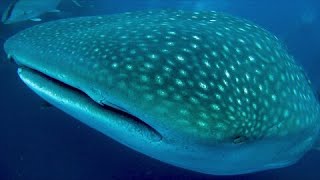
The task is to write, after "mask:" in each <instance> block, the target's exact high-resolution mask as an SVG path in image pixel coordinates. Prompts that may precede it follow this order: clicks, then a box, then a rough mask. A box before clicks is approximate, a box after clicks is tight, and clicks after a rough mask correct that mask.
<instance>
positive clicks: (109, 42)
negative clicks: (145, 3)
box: [5, 10, 320, 175]
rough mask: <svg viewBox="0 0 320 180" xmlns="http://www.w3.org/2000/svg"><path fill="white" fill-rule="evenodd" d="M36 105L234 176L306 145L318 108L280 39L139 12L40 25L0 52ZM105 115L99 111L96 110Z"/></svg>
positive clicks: (178, 161)
mask: <svg viewBox="0 0 320 180" xmlns="http://www.w3.org/2000/svg"><path fill="white" fill-rule="evenodd" d="M5 50H6V52H7V54H8V55H9V56H10V57H12V58H13V59H15V61H16V62H17V63H18V64H19V65H21V66H22V68H20V69H19V71H18V73H19V75H20V78H21V79H22V80H23V81H24V82H25V83H26V84H27V85H28V86H29V87H30V88H31V89H33V90H34V91H35V92H36V93H37V94H39V95H40V96H41V97H43V98H44V99H46V100H47V101H49V102H50V103H52V104H53V105H55V106H57V107H58V108H60V109H62V110H63V111H65V112H67V113H68V114H70V115H72V116H74V117H75V118H77V119H79V120H81V121H82V122H84V123H86V124H88V125H90V126H91V127H93V128H95V129H97V130H99V131H101V132H102V133H104V134H106V135H108V136H110V137H112V138H114V139H115V140H117V141H119V142H121V143H123V144H125V145H127V146H129V147H131V148H133V149H135V150H137V151H140V152H142V153H144V154H147V155H149V156H151V157H154V158H156V159H159V160H161V161H163V162H167V163H169V164H173V165H175V166H179V167H183V168H187V169H190V170H194V171H199V172H202V173H208V174H221V175H227V174H228V175H229V174H242V173H249V172H254V171H260V170H265V169H272V168H278V167H283V166H287V165H289V164H292V163H294V162H296V161H297V160H298V159H300V158H301V157H302V156H303V155H304V154H305V153H306V152H307V151H308V150H309V149H310V148H311V147H312V145H313V143H314V142H315V140H316V138H317V134H318V131H319V127H320V124H319V121H320V118H319V104H318V102H317V99H316V97H315V95H314V93H313V91H312V89H311V87H310V84H309V83H308V80H307V79H306V77H305V75H304V73H303V72H302V71H301V68H300V67H299V66H298V65H297V64H296V63H295V61H294V59H293V58H292V57H291V56H290V55H289V54H288V53H287V52H286V50H285V48H284V47H283V46H282V45H281V43H280V42H279V41H278V39H277V38H276V37H275V36H273V35H272V34H270V33H269V32H268V31H266V30H264V29H262V28H260V27H258V26H256V25H254V24H253V23H251V22H249V21H246V20H243V19H239V18H235V17H233V16H229V15H226V14H223V13H217V12H185V11H171V10H163V11H143V12H134V13H124V14H117V15H109V16H95V17H80V18H73V19H65V20H59V21H53V22H49V23H45V24H41V25H38V26H35V27H32V28H30V29H27V30H25V31H22V32H20V33H18V34H17V35H15V36H13V37H12V38H10V39H9V40H8V41H7V42H6V44H5ZM103 106H104V107H109V108H107V109H106V108H104V107H103Z"/></svg>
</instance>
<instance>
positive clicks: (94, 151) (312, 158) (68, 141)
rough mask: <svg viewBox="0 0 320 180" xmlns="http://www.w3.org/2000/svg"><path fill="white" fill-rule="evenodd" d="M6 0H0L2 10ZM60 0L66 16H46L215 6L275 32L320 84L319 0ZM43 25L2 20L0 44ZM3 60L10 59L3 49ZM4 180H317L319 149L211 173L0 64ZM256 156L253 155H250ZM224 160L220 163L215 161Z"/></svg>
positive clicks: (0, 156)
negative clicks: (253, 169) (82, 112)
mask: <svg viewBox="0 0 320 180" xmlns="http://www.w3.org/2000/svg"><path fill="white" fill-rule="evenodd" d="M9 3H10V1H9V0H2V1H1V2H0V12H4V10H5V8H6V7H7V6H8V5H9ZM82 3H83V7H77V6H75V5H74V4H73V3H72V2H71V1H69V0H63V1H62V3H61V5H60V6H59V9H60V10H61V13H58V14H55V13H48V14H45V15H44V16H43V21H50V20H55V19H60V18H68V17H76V16H86V15H98V14H99V15H100V14H113V13H120V12H127V11H135V10H144V9H164V8H174V9H187V10H216V11H222V12H226V13H229V14H232V15H235V16H238V17H243V18H246V19H249V20H251V21H253V22H255V23H257V24H259V25H260V26H262V27H264V28H266V29H267V30H269V31H271V32H272V33H274V34H275V35H276V36H277V37H278V38H279V39H280V40H281V41H283V43H284V44H285V45H286V46H287V48H288V51H289V52H290V53H291V54H292V55H293V56H294V57H295V58H296V60H297V61H298V62H299V63H300V64H301V65H302V66H303V67H304V69H305V70H306V72H307V74H308V76H309V77H310V79H311V81H312V83H313V87H314V88H315V89H319V88H320V79H319V77H320V73H319V70H320V51H319V47H320V33H319V32H320V2H319V1H317V0H296V1H289V0H279V1H277V0H261V1H255V0H237V1H236V0H216V1H215V0H198V1H196V0H193V1H192V0H137V1H132V0H105V1H104V0H88V1H83V2H82ZM39 23H41V22H30V21H28V22H22V23H18V24H12V25H4V24H0V42H1V44H3V42H4V41H5V39H7V38H8V37H10V36H11V35H13V34H15V33H16V32H18V31H20V30H22V29H24V28H27V27H31V26H33V25H36V24H39ZM0 58H1V59H5V58H6V57H5V54H4V52H3V49H2V48H1V50H0ZM0 82H1V84H0V89H1V93H0V112H1V116H0V180H2V179H3V180H7V179H8V180H9V179H10V180H11V179H13V180H15V179H23V180H24V179H26V180H29V179H30V180H34V179H35V180H37V179H39V180H40V179H54V180H55V179H59V180H64V179H66V180H69V179H74V180H84V179H268V180H269V179H303V178H304V179H314V180H316V179H320V173H319V162H320V152H318V151H310V152H309V153H308V154H306V155H305V156H304V158H302V159H301V160H300V161H299V162H298V163H297V164H295V165H292V166H290V167H286V168H282V169H276V170H270V171H265V172H258V173H253V174H247V175H239V176H212V175H204V174H200V173H195V172H191V171H188V170H184V169H180V168H177V167H173V166H171V165H167V164H164V163H162V162H159V161H157V160H154V159H151V158H149V157H147V156H145V155H142V154H140V153H138V152H135V151H133V150H131V149H129V148H127V147H124V146H122V145H120V144H119V143H117V142H115V141H113V140H111V139H109V138H108V137H106V136H104V135H102V134H101V133H99V132H97V131H95V130H93V129H91V128H89V127H87V126H86V125H84V124H82V123H80V122H79V121H77V120H75V119H73V118H71V117H70V116H68V115H66V114H64V113H63V112H61V111H60V110H58V109H55V108H49V107H47V108H44V107H43V100H41V99H40V98H39V97H38V96H36V95H35V94H34V93H33V92H31V91H30V90H29V89H28V88H27V87H26V86H25V85H24V84H23V83H22V82H21V81H20V80H19V79H18V76H17V75H16V65H14V64H11V63H8V62H5V61H1V64H0ZM248 158H254V155H252V157H248ZM212 163H219V162H212Z"/></svg>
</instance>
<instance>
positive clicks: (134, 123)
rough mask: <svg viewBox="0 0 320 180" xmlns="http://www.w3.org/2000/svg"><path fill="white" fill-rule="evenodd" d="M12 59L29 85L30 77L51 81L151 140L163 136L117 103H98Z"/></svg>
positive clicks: (69, 86)
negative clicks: (119, 119) (117, 118)
mask: <svg viewBox="0 0 320 180" xmlns="http://www.w3.org/2000/svg"><path fill="white" fill-rule="evenodd" d="M14 60H15V62H16V63H17V64H18V66H19V68H18V74H19V76H20V78H21V79H22V80H23V81H24V82H25V83H26V84H27V85H28V86H29V87H30V84H29V83H28V82H29V81H34V82H35V83H37V80H33V79H32V78H33V77H41V79H42V80H44V81H47V82H48V83H51V84H54V85H55V86H58V87H60V88H63V89H64V90H65V91H68V92H71V93H73V94H76V95H77V96H79V97H81V98H85V99H86V101H87V102H90V103H88V104H92V105H93V106H95V107H96V108H99V109H102V110H103V111H105V113H107V114H108V113H111V114H116V115H117V116H119V117H120V118H121V119H122V120H125V122H126V123H128V124H127V125H128V126H130V127H133V129H135V130H136V131H137V133H140V135H141V134H145V135H146V136H148V138H149V139H150V138H151V140H152V141H153V142H154V141H161V140H162V138H163V137H162V135H161V134H160V133H159V132H158V131H157V130H156V129H155V128H153V127H152V126H150V125H149V124H147V123H146V122H145V121H143V120H142V119H140V118H138V117H136V116H134V115H133V114H130V113H129V112H128V111H125V110H124V109H123V108H121V107H119V106H117V105H114V104H112V103H110V104H109V103H108V104H99V103H97V102H96V101H94V100H93V99H91V98H90V97H89V96H88V95H87V94H86V93H85V92H83V91H81V90H80V89H77V88H75V87H73V86H71V85H69V84H66V83H64V82H62V81H59V80H57V79H56V78H53V77H51V76H49V75H47V74H45V73H43V72H41V71H39V70H37V69H35V68H32V67H29V66H26V65H24V64H20V63H19V61H17V59H14ZM22 71H24V74H26V72H27V74H28V75H21V74H22ZM25 76H28V77H27V79H28V80H25V79H26V78H25ZM42 82H43V81H42ZM42 84H43V83H42ZM30 88H31V89H33V90H34V88H32V87H30ZM36 93H37V92H36ZM37 94H39V93H37ZM64 98H68V97H64ZM123 122H124V121H122V123H123Z"/></svg>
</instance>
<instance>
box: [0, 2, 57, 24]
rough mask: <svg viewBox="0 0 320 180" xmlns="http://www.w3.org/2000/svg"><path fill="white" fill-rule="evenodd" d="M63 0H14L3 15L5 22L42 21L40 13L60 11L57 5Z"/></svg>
mask: <svg viewBox="0 0 320 180" xmlns="http://www.w3.org/2000/svg"><path fill="white" fill-rule="evenodd" d="M60 1H61V0H14V1H13V2H12V3H11V4H10V5H9V7H8V8H7V9H6V10H5V12H4V13H3V15H2V22H3V23H4V24H12V23H17V22H21V21H26V20H32V21H41V18H39V16H40V15H42V14H44V13H46V12H60V11H59V10H57V9H56V8H57V6H58V5H59V4H60Z"/></svg>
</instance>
